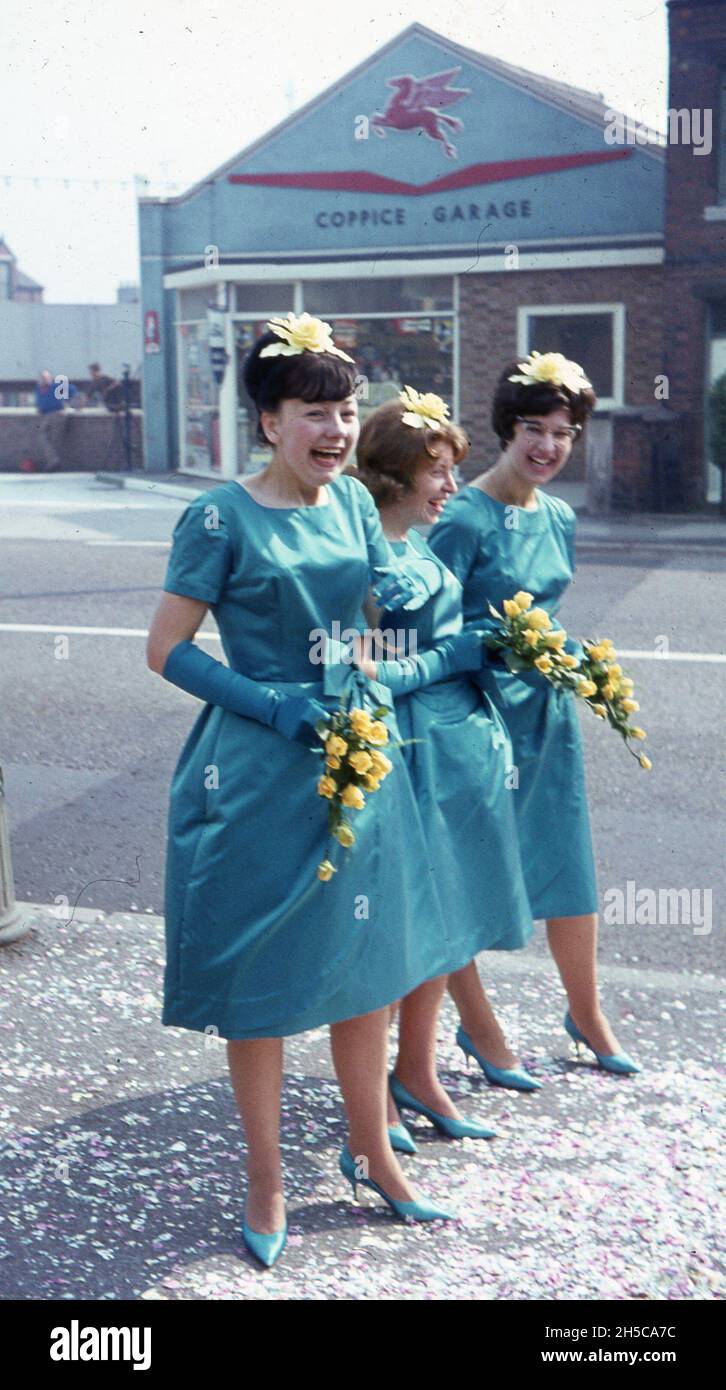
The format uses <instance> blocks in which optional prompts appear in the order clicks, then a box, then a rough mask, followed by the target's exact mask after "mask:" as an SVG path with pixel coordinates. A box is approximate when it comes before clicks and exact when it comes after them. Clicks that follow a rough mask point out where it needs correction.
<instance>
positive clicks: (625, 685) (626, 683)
mask: <svg viewBox="0 0 726 1390" xmlns="http://www.w3.org/2000/svg"><path fill="white" fill-rule="evenodd" d="M634 685H635V681H631V679H630V676H621V677H620V688H621V690H627V691H628V692H630V691H631V690H632V689H633V686H634Z"/></svg>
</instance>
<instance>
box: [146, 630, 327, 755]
mask: <svg viewBox="0 0 726 1390" xmlns="http://www.w3.org/2000/svg"><path fill="white" fill-rule="evenodd" d="M161 674H162V676H163V677H164V679H165V680H167V681H169V682H170V683H171V684H172V685H178V686H179V688H180V689H181V690H187V691H188V692H189V694H190V695H197V696H198V697H199V699H200V700H206V702H207V704H210V705H221V707H222V709H228V710H231V711H232V713H233V714H241V715H243V716H244V717H246V718H247V719H256V720H257V721H258V723H260V724H267V725H268V727H269V728H271V729H276V730H277V732H278V733H279V734H282V735H283V737H284V738H287V739H290V740H291V741H294V742H296V743H303V744H304V745H305V747H306V748H322V740H321V738H320V735H319V734H318V733H316V730H315V724H316V722H317V720H318V719H327V718H328V711H327V710H326V708H325V706H324V705H321V704H319V703H318V701H317V700H308V699H306V698H305V696H303V695H284V694H282V693H281V692H280V691H278V690H273V689H272V688H271V686H269V685H263V684H261V683H260V682H259V681H253V680H250V679H249V677H248V676H242V675H240V673H239V672H238V671H231V670H230V668H229V666H225V665H224V664H223V662H221V661H217V660H216V658H215V657H213V656H210V655H209V653H208V652H203V651H202V649H201V647H197V646H196V645H195V643H194V642H189V641H184V642H178V643H177V645H176V646H175V647H172V649H171V651H170V652H169V655H168V657H167V658H166V661H165V663H164V669H163V671H162V673H161Z"/></svg>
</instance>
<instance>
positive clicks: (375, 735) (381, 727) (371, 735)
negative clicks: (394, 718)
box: [366, 719, 388, 743]
mask: <svg viewBox="0 0 726 1390" xmlns="http://www.w3.org/2000/svg"><path fill="white" fill-rule="evenodd" d="M366 738H367V739H368V742H369V743H388V729H387V728H386V726H385V724H384V723H383V721H382V720H381V719H376V720H374V722H373V723H372V724H371V726H370V728H369V730H368V732H367V734H366Z"/></svg>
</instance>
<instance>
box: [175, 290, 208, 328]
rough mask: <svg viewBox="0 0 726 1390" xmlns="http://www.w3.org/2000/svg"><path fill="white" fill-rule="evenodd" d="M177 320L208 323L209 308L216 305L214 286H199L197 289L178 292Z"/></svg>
mask: <svg viewBox="0 0 726 1390" xmlns="http://www.w3.org/2000/svg"><path fill="white" fill-rule="evenodd" d="M177 293H178V295H179V298H178V301H177V319H178V321H179V322H181V323H184V322H189V321H191V322H194V321H195V320H196V321H199V320H200V319H202V320H205V321H206V317H207V307H208V305H210V304H214V301H215V293H216V289H215V286H214V285H198V286H197V287H196V288H195V289H188V290H178V291H177Z"/></svg>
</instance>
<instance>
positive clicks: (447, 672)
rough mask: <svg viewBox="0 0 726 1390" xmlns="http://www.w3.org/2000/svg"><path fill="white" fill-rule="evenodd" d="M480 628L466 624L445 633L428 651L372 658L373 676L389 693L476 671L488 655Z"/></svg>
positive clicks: (397, 693) (409, 691)
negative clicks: (388, 658)
mask: <svg viewBox="0 0 726 1390" xmlns="http://www.w3.org/2000/svg"><path fill="white" fill-rule="evenodd" d="M482 637H483V631H482V630H481V629H479V630H477V629H476V628H467V629H466V631H465V632H457V633H455V634H454V636H453V637H447V638H445V639H444V641H443V642H439V643H438V644H437V645H436V646H435V647H432V648H431V650H430V651H428V652H420V653H419V654H418V655H417V656H407V657H402V658H401V659H400V660H399V661H378V662H376V680H377V681H378V682H379V683H380V684H381V685H385V686H387V687H388V689H389V690H390V692H391V694H392V695H393V696H394V697H395V696H398V695H410V694H411V693H412V691H414V690H420V689H421V687H422V686H424V685H434V684H435V683H436V681H443V680H446V679H447V677H449V676H456V675H460V674H461V673H462V672H464V671H479V670H481V668H482V666H483V665H485V663H486V662H487V659H488V653H487V648H486V647H485V646H484V645H483V642H482Z"/></svg>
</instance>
